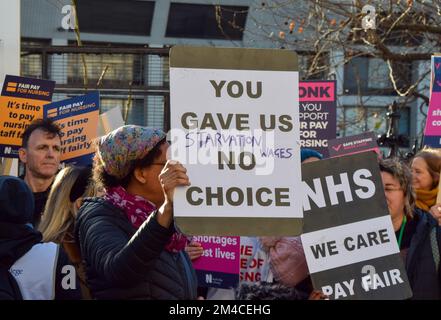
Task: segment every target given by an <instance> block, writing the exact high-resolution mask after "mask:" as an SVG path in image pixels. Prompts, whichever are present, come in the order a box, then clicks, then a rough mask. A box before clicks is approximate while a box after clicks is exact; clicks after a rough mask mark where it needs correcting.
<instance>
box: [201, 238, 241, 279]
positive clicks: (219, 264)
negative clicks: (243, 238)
mask: <svg viewBox="0 0 441 320" xmlns="http://www.w3.org/2000/svg"><path fill="white" fill-rule="evenodd" d="M193 241H196V242H199V243H200V244H201V245H202V248H203V249H204V253H203V255H202V256H201V257H200V258H198V259H196V260H194V261H193V267H194V268H195V269H196V270H205V271H213V272H223V273H230V274H239V267H240V265H239V261H240V238H239V237H217V236H194V237H193Z"/></svg>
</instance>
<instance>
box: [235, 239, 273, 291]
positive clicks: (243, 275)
mask: <svg viewBox="0 0 441 320" xmlns="http://www.w3.org/2000/svg"><path fill="white" fill-rule="evenodd" d="M261 281H262V282H273V274H272V272H271V270H270V261H269V256H268V253H267V252H266V251H265V250H264V249H263V247H262V244H261V243H260V241H259V239H258V238H256V237H240V282H241V283H257V282H261Z"/></svg>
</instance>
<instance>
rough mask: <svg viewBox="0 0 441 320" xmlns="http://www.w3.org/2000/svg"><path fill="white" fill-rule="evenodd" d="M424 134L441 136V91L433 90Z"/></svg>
mask: <svg viewBox="0 0 441 320" xmlns="http://www.w3.org/2000/svg"><path fill="white" fill-rule="evenodd" d="M424 135H425V136H441V92H436V91H432V96H431V97H430V103H429V109H428V110H427V120H426V128H425V130H424Z"/></svg>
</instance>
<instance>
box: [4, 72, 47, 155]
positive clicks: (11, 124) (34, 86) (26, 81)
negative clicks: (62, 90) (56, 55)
mask: <svg viewBox="0 0 441 320" xmlns="http://www.w3.org/2000/svg"><path fill="white" fill-rule="evenodd" d="M54 88H55V81H50V80H41V79H34V78H26V77H18V76H12V75H6V77H5V81H4V83H3V88H2V93H1V96H0V156H1V157H8V158H17V157H18V149H19V148H20V147H21V145H22V134H23V132H24V130H25V129H26V128H27V127H28V126H29V124H30V123H31V121H33V120H35V119H39V118H43V105H45V104H47V103H49V102H51V101H52V94H53V92H54Z"/></svg>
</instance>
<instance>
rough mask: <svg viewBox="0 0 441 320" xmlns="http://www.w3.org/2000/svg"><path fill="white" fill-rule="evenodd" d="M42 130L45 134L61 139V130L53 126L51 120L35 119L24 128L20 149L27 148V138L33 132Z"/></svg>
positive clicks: (53, 123) (55, 125)
mask: <svg viewBox="0 0 441 320" xmlns="http://www.w3.org/2000/svg"><path fill="white" fill-rule="evenodd" d="M37 129H39V130H42V131H44V132H47V133H49V134H51V135H52V136H55V135H58V137H60V139H61V129H60V127H59V126H58V125H57V124H55V122H53V121H52V120H51V119H36V120H34V121H32V122H31V124H30V125H29V126H28V127H27V128H26V130H25V131H24V132H23V138H22V139H23V140H22V147H23V148H25V149H26V148H27V147H28V142H29V138H30V136H31V134H32V132H34V131H35V130H37Z"/></svg>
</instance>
